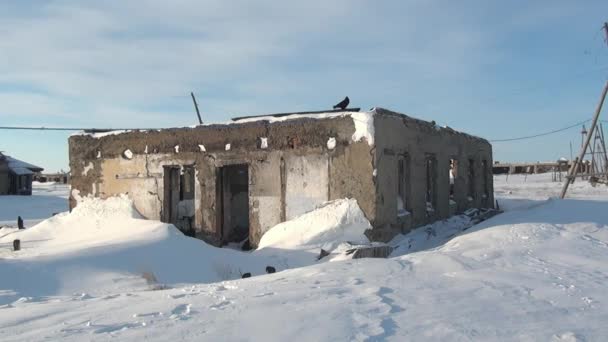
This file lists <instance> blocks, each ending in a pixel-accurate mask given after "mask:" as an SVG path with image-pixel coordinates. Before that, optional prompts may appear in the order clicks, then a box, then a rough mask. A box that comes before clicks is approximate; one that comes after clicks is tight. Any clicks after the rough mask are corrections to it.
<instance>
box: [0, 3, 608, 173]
mask: <svg viewBox="0 0 608 342" xmlns="http://www.w3.org/2000/svg"><path fill="white" fill-rule="evenodd" d="M607 20H608V2H607V1H559V0H556V1H426V0H425V1H423V0H414V1H358V0H335V1H317V0H308V1H301V2H296V1H263V0H262V1H223V0H214V1H186V0H178V1H164V0H163V1H161V0H150V1H129V2H127V1H103V2H101V1H75V0H67V1H62V0H57V1H18V2H17V1H13V2H9V1H3V2H0V36H1V37H2V39H1V40H0V126H9V125H19V126H24V125H25V126H30V125H33V126H47V127H52V126H56V127H57V126H76V127H171V126H184V125H191V124H194V123H196V116H195V114H194V112H193V108H192V103H191V100H190V98H189V92H190V91H194V92H195V93H196V95H197V99H198V101H199V105H200V107H201V111H202V114H203V119H204V120H205V121H208V122H209V121H226V120H228V119H229V118H230V117H231V116H235V115H246V114H260V113H271V112H281V111H302V110H321V109H326V108H329V107H331V105H333V104H334V103H336V102H338V101H339V100H340V99H341V98H343V97H344V96H345V95H348V96H349V97H350V98H351V103H352V105H353V106H358V107H362V108H364V109H367V108H371V107H374V106H380V107H385V108H389V109H393V110H396V111H400V112H403V113H406V114H409V115H412V116H415V117H419V118H422V119H427V120H435V121H436V122H438V123H439V124H441V125H448V126H450V127H453V128H456V129H459V130H463V131H466V132H469V133H472V134H475V135H479V136H482V137H485V138H487V139H490V140H491V139H501V138H510V137H517V136H525V135H529V134H534V133H538V132H543V131H548V130H551V129H555V128H560V127H564V126H568V125H571V124H573V123H576V122H579V121H582V120H585V119H587V118H590V117H591V116H592V113H593V110H594V108H595V106H596V104H597V100H598V97H599V95H600V92H601V88H602V86H603V84H604V82H605V81H606V79H607V76H608V47H607V46H606V44H605V43H604V41H603V38H604V36H603V34H602V32H601V26H602V23H603V22H604V21H607ZM605 118H606V119H608V116H605ZM578 131H579V129H572V130H569V131H566V132H563V133H559V134H555V135H551V136H547V137H543V138H539V139H533V140H523V141H519V142H508V143H494V157H495V160H501V161H515V160H517V161H536V160H555V159H557V158H558V157H561V156H566V157H569V154H570V152H569V142H570V141H572V143H573V144H574V146H575V147H578V145H579V144H580V136H579V135H578ZM68 136H69V133H65V132H47V131H44V132H23V131H6V130H0V151H5V153H7V154H10V155H12V156H14V157H17V158H20V159H24V160H27V161H28V162H32V163H35V164H39V165H40V166H43V167H45V168H46V169H47V170H48V171H55V170H59V169H64V170H66V169H67V168H68V161H67V160H68V153H67V137H68Z"/></svg>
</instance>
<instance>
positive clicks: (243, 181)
mask: <svg viewBox="0 0 608 342" xmlns="http://www.w3.org/2000/svg"><path fill="white" fill-rule="evenodd" d="M217 175H218V176H217V203H218V209H219V210H218V211H217V215H218V227H219V229H220V231H219V232H218V233H219V237H220V239H221V244H222V245H226V244H230V243H238V244H239V247H241V248H243V249H247V248H246V247H247V246H249V243H247V240H248V239H249V166H248V165H246V164H238V165H228V166H223V167H220V168H219V169H218V173H217Z"/></svg>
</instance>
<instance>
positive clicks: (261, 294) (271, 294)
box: [254, 292, 274, 297]
mask: <svg viewBox="0 0 608 342" xmlns="http://www.w3.org/2000/svg"><path fill="white" fill-rule="evenodd" d="M273 295H274V292H264V293H260V294H257V295H255V296H254V297H268V296H273Z"/></svg>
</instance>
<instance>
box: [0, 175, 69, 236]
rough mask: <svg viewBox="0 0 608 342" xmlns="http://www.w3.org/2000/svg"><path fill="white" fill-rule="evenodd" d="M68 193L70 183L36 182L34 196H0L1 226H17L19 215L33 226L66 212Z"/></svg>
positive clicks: (25, 222)
mask: <svg viewBox="0 0 608 342" xmlns="http://www.w3.org/2000/svg"><path fill="white" fill-rule="evenodd" d="M68 195H69V185H66V184H60V183H52V182H50V183H38V182H34V185H33V190H32V196H0V227H2V226H15V227H16V226H17V217H18V216H21V218H23V220H24V224H25V226H26V227H31V226H33V225H35V224H37V223H39V222H41V221H42V220H45V219H47V218H49V217H51V216H52V215H53V214H54V213H61V212H64V211H66V210H68ZM0 234H1V233H0Z"/></svg>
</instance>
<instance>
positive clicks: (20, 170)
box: [10, 167, 34, 176]
mask: <svg viewBox="0 0 608 342" xmlns="http://www.w3.org/2000/svg"><path fill="white" fill-rule="evenodd" d="M10 170H11V171H12V172H13V173H14V174H16V175H17V176H23V175H31V174H33V173H34V172H32V170H30V169H27V168H25V167H13V168H10Z"/></svg>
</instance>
